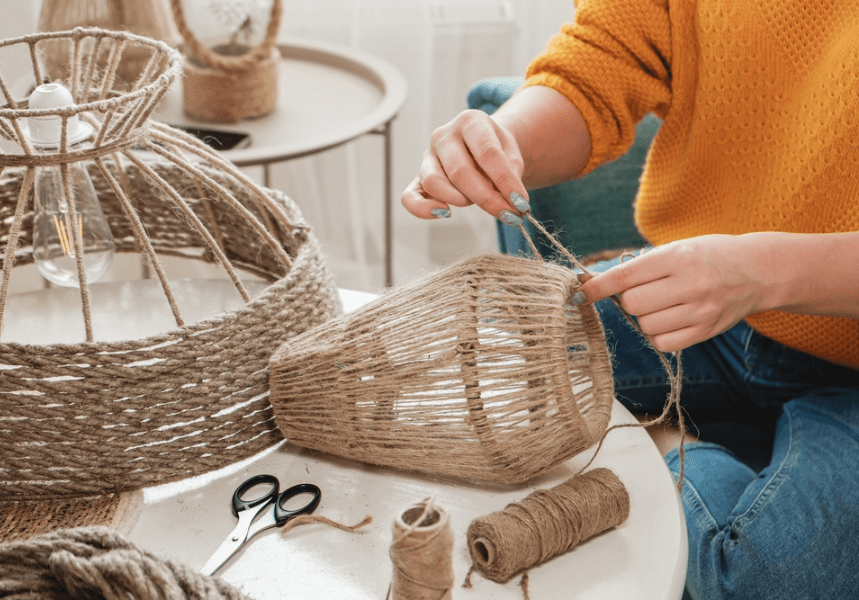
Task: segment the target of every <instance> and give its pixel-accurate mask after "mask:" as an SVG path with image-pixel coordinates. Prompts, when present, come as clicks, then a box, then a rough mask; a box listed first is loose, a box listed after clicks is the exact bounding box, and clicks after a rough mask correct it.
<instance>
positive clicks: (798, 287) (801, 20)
mask: <svg viewBox="0 0 859 600" xmlns="http://www.w3.org/2000/svg"><path fill="white" fill-rule="evenodd" d="M857 33H859V3H857V2H855V0H808V1H805V2H797V1H794V0H756V1H754V2H752V1H750V0H581V1H580V2H579V3H578V7H577V12H576V21H575V23H572V24H569V25H567V26H565V27H564V28H563V29H562V31H561V33H560V34H559V35H557V36H556V37H555V38H553V39H552V40H551V42H550V43H549V46H548V47H547V49H546V51H545V52H544V53H543V54H542V55H540V56H538V57H537V58H536V59H535V60H534V61H533V62H532V63H531V65H530V66H529V68H528V78H527V80H526V83H525V86H524V87H523V88H522V89H520V90H519V91H517V93H516V94H514V96H513V97H512V98H511V99H510V100H509V101H508V102H506V103H505V104H504V105H503V106H502V107H501V108H500V109H499V110H498V111H497V112H496V113H495V114H494V115H492V116H491V117H489V116H487V115H485V114H483V113H481V112H478V111H466V112H464V113H462V114H460V115H459V116H458V117H456V118H455V119H454V120H453V121H451V122H450V123H448V124H447V125H444V126H442V127H440V128H439V129H437V130H436V131H435V132H434V133H433V136H432V139H431V145H430V148H429V149H428V150H427V151H426V153H425V155H424V157H423V160H422V162H421V165H420V170H419V173H418V175H417V177H416V178H415V180H414V181H413V182H412V183H411V184H410V185H409V187H408V188H407V189H406V190H405V192H404V193H403V197H402V201H403V205H404V206H405V207H406V208H407V209H408V210H409V211H410V212H412V213H413V214H414V215H416V216H418V217H421V218H443V217H447V216H450V209H451V207H464V206H468V205H470V204H476V205H478V206H479V207H480V208H482V209H483V210H485V211H486V212H488V213H490V214H491V215H493V216H495V217H497V218H499V219H502V220H504V221H506V222H508V223H511V224H514V225H515V224H517V223H519V222H520V219H521V214H522V213H524V212H527V211H528V200H527V197H528V194H527V191H526V190H527V189H528V188H531V189H533V188H537V187H542V186H546V185H551V184H554V183H558V182H560V181H563V180H565V179H569V178H570V177H573V176H576V175H582V174H585V173H587V172H589V171H591V170H593V169H594V168H596V167H597V166H599V165H600V164H602V163H605V162H607V161H610V160H613V159H614V158H616V157H617V156H619V155H620V154H622V153H623V152H624V151H625V150H626V149H627V148H628V147H629V146H630V145H631V143H632V141H633V139H634V135H635V131H634V127H635V124H636V122H638V120H640V119H641V118H642V117H643V116H644V115H646V114H647V113H649V112H654V113H656V114H657V115H658V116H660V117H661V118H662V119H663V121H664V123H663V125H662V128H661V129H660V132H659V134H658V135H657V138H656V139H655V141H654V143H653V146H652V148H651V151H650V154H649V156H648V160H647V164H646V166H645V171H644V174H643V176H642V182H641V187H640V190H639V194H638V197H637V199H636V213H635V214H636V223H637V225H638V227H639V229H640V230H641V232H642V234H643V235H644V236H645V238H646V239H648V241H649V242H650V243H651V244H652V245H653V249H651V250H649V251H648V252H646V253H643V254H641V255H640V256H638V257H637V258H634V259H632V260H629V261H627V262H625V263H624V264H622V265H620V266H616V267H614V268H611V269H609V270H607V271H606V272H604V273H601V274H598V275H596V276H595V277H594V278H593V279H590V280H589V281H587V282H585V283H584V285H583V286H582V287H581V289H580V292H579V293H577V294H576V295H575V296H574V298H573V301H574V302H578V303H582V302H588V303H597V308H598V310H599V311H600V314H601V317H602V319H603V323H604V325H605V328H606V330H607V337H608V339H609V342H610V346H611V347H612V348H613V349H614V352H615V359H616V365H615V379H616V387H617V390H618V395H619V398H620V399H621V401H623V402H624V403H625V404H626V405H627V407H628V408H630V409H631V410H633V411H635V412H639V413H650V414H654V413H657V414H658V412H659V411H660V410H661V408H662V403H663V402H664V400H665V391H666V385H667V384H666V381H665V376H664V374H662V373H661V371H660V369H661V367H660V366H659V363H658V361H657V360H656V358H655V357H653V356H650V355H648V353H647V352H646V351H643V350H642V346H641V343H640V341H638V340H636V339H634V337H630V336H634V334H633V333H632V332H631V330H630V328H628V327H626V326H625V325H624V324H623V323H621V317H620V316H619V315H618V312H617V311H616V309H615V308H614V307H613V306H612V304H611V303H610V302H609V301H607V300H606V298H608V297H609V296H612V295H619V297H620V300H621V302H622V304H623V306H624V307H625V308H626V310H628V311H629V312H630V313H631V314H633V315H635V316H636V317H637V319H638V322H639V324H640V326H641V327H642V329H643V330H644V331H645V332H647V333H648V335H649V336H650V338H651V340H652V341H653V344H654V345H655V346H656V348H658V349H659V350H661V351H664V352H669V351H678V350H682V351H683V367H684V376H685V378H684V386H683V397H682V399H681V402H682V403H683V406H684V409H685V410H686V411H687V412H688V415H689V417H690V418H691V420H692V422H693V423H694V424H695V426H696V428H697V432H698V433H699V434H700V441H696V442H695V443H692V444H689V445H688V446H687V447H686V456H687V458H686V471H685V472H686V481H685V484H684V488H683V492H682V501H683V505H684V510H685V514H686V521H687V527H688V533H689V544H690V547H689V569H688V574H687V591H688V593H689V595H691V596H692V597H693V598H742V599H748V598H819V597H827V598H828V597H846V596H851V595H852V594H857V593H859V553H856V552H854V551H853V550H852V548H853V546H854V545H855V539H857V536H859V511H857V508H859V266H857V265H859V145H857V142H856V137H857V125H859V94H857V93H856V91H857V90H859V42H857V40H859V35H857ZM573 250H575V248H573ZM663 433H664V432H663ZM655 438H658V439H657V441H658V443H659V444H660V445H661V446H662V448H663V450H664V452H665V453H666V457H665V458H666V461H667V462H668V465H669V467H670V468H671V469H672V470H673V471H674V472H675V473H676V472H679V457H678V453H677V450H676V448H672V446H673V445H676V436H671V435H668V436H665V435H658V436H655ZM716 442H718V443H716Z"/></svg>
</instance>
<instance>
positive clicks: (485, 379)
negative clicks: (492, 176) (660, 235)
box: [270, 255, 614, 483]
mask: <svg viewBox="0 0 859 600" xmlns="http://www.w3.org/2000/svg"><path fill="white" fill-rule="evenodd" d="M577 287H578V280H577V278H576V275H575V274H574V273H573V272H572V271H570V270H569V269H568V268H566V267H563V266H560V265H557V264H551V263H544V262H540V261H535V260H532V259H528V258H516V257H512V256H503V255H492V256H481V257H477V258H471V259H467V260H465V261H462V262H459V263H457V264H454V265H451V266H449V267H447V268H445V269H443V270H441V271H439V272H437V273H434V274H432V275H430V276H427V277H424V278H421V279H419V280H417V281H415V282H413V283H412V284H410V285H406V286H403V287H400V288H398V289H396V290H392V291H390V292H388V293H386V294H385V295H384V296H382V297H381V298H379V299H377V300H376V301H375V302H372V303H370V304H368V305H366V306H364V307H362V308H360V309H359V310H357V311H354V312H351V313H349V314H346V315H343V316H342V317H340V318H337V319H332V320H331V321H328V322H326V323H325V324H323V325H321V326H319V327H315V328H313V329H312V330H310V331H308V332H306V333H304V334H301V335H298V336H295V337H294V338H292V339H291V340H289V341H288V342H287V343H285V344H283V345H282V346H281V347H280V348H279V349H278V350H277V352H276V353H275V354H274V355H273V356H272V359H271V370H270V386H271V393H272V395H271V402H272V405H273V407H274V410H275V415H276V419H277V424H278V427H280V429H281V431H282V432H283V433H284V435H285V436H286V437H287V438H288V439H289V440H290V441H291V442H293V443H296V444H298V445H301V446H305V447H307V448H311V449H314V450H319V451H324V452H328V453H331V454H336V455H339V456H343V457H346V458H351V459H354V460H359V461H362V462H369V463H374V464H379V465H385V466H389V467H394V468H398V469H407V470H415V471H423V472H429V473H435V474H439V475H443V476H447V477H452V478H464V479H471V480H483V481H498V482H503V483H514V482H522V481H527V480H528V479H531V478H533V477H535V476H536V475H539V474H540V473H543V472H545V471H546V470H548V469H550V468H551V467H553V466H554V465H557V464H558V463H560V462H561V461H564V460H566V459H568V458H570V457H572V456H574V455H576V454H578V453H579V452H581V451H583V450H585V449H586V448H588V447H590V446H592V445H593V444H595V443H596V442H597V441H598V440H599V439H600V438H601V436H602V435H603V432H604V431H605V428H606V426H607V424H608V421H609V417H610V413H611V405H612V402H613V399H614V387H613V380H612V373H611V360H610V358H609V354H608V350H607V349H606V345H605V336H604V334H603V331H602V326H601V324H600V321H599V318H598V317H597V314H596V311H595V310H594V308H593V307H592V306H583V307H575V306H572V305H571V304H570V303H569V298H570V296H571V295H572V293H573V292H574V290H575V289H576V288H577Z"/></svg>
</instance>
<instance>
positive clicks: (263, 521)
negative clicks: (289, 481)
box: [200, 475, 322, 575]
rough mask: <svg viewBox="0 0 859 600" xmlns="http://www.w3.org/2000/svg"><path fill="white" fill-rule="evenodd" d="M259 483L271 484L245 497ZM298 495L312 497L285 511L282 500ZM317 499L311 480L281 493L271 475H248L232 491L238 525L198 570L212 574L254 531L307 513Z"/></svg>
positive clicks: (317, 489)
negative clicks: (261, 514)
mask: <svg viewBox="0 0 859 600" xmlns="http://www.w3.org/2000/svg"><path fill="white" fill-rule="evenodd" d="M261 484H267V485H269V486H271V487H270V488H269V490H268V491H267V492H265V493H264V494H263V495H262V496H260V497H258V498H251V499H245V496H246V495H247V493H248V492H249V491H250V490H251V488H253V487H254V486H257V485H261ZM299 494H312V497H311V498H310V501H309V502H308V503H307V504H305V505H304V506H302V507H301V508H296V509H293V510H287V509H286V508H284V507H283V504H284V502H286V501H287V500H289V499H290V498H294V497H295V496H298V495H299ZM321 499H322V490H320V489H319V488H318V487H317V486H315V485H313V484H312V483H299V484H298V485H294V486H292V487H290V488H287V489H285V490H284V491H283V492H281V491H280V482H279V481H278V480H277V477H275V476H274V475H255V476H253V477H251V478H250V479H248V480H247V481H245V482H244V483H242V484H241V485H240V486H239V487H237V488H236V491H235V492H233V507H232V508H233V515H234V516H236V517H238V519H239V523H238V525H236V528H235V529H233V532H232V533H231V534H230V535H228V536H227V539H225V540H224V542H223V543H222V544H221V545H220V546H219V547H218V549H217V550H215V553H214V554H213V555H212V557H211V558H210V559H209V561H208V562H207V563H206V565H205V566H204V567H203V569H202V570H201V571H200V573H202V574H203V575H211V574H213V573H214V572H215V571H217V570H218V569H220V568H221V567H222V566H223V565H224V563H226V562H227V561H228V560H229V559H230V557H232V556H233V554H235V553H236V552H238V551H239V548H241V547H242V546H244V545H245V544H246V543H247V542H248V541H249V540H250V539H251V538H252V537H254V536H255V535H256V534H258V533H260V532H261V531H265V530H266V529H270V528H272V527H283V526H284V525H285V524H286V523H287V521H289V520H290V519H293V518H295V517H297V516H298V515H309V514H311V513H312V512H313V511H314V510H316V507H317V506H319V500H321ZM266 509H270V510H266ZM263 512H264V513H265V514H263V516H262V517H261V518H260V519H259V520H257V516H258V515H260V513H263Z"/></svg>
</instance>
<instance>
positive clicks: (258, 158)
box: [154, 41, 408, 286]
mask: <svg viewBox="0 0 859 600" xmlns="http://www.w3.org/2000/svg"><path fill="white" fill-rule="evenodd" d="M278 49H279V50H280V55H281V59H280V62H279V71H278V86H279V90H278V104H277V107H276V108H275V109H274V110H273V111H272V112H271V113H269V114H267V115H264V116H261V117H257V118H254V119H245V120H242V121H241V122H239V123H236V124H226V123H210V122H206V121H200V120H198V119H194V118H192V117H189V116H188V115H186V114H185V112H184V110H183V108H182V88H181V83H182V82H181V78H180V79H179V80H177V81H176V82H174V84H173V85H172V86H171V88H170V90H169V91H168V92H167V94H166V95H165V97H164V98H163V99H162V101H161V102H160V104H159V105H158V107H157V109H156V111H155V114H154V118H155V119H157V120H159V121H162V122H164V123H167V124H169V125H182V126H188V127H197V128H201V129H220V130H225V131H235V132H244V133H249V134H250V139H251V141H250V145H249V146H248V147H246V148H237V149H234V150H225V151H223V153H222V154H223V156H224V157H225V158H228V159H230V160H231V161H232V162H234V163H235V164H236V165H238V166H240V167H245V166H254V165H261V166H262V167H263V185H265V186H266V187H269V181H270V173H269V165H271V164H272V163H276V162H280V161H285V160H290V159H294V158H300V157H303V156H309V155H312V154H316V153H318V152H322V151H324V150H328V149H330V148H334V147H337V146H340V145H342V144H345V143H346V142H349V141H352V140H354V139H356V138H358V137H360V136H362V135H365V134H377V135H381V136H383V138H384V165H385V175H384V176H385V198H384V201H385V203H384V206H385V209H384V210H385V214H384V223H385V225H384V236H385V251H384V253H385V285H386V286H390V285H391V282H392V276H393V264H392V262H393V259H392V244H393V241H392V240H393V231H392V220H391V219H392V215H391V210H392V202H393V190H392V185H393V184H392V181H391V177H392V156H391V123H392V122H393V120H394V118H396V116H397V114H398V113H399V111H400V109H401V108H402V106H403V103H404V102H405V99H406V92H407V87H408V86H407V84H406V80H405V78H404V77H403V75H402V74H401V73H400V72H399V71H398V70H397V69H396V68H394V67H393V66H392V65H391V64H389V63H388V62H386V61H384V60H382V59H380V58H377V57H375V56H372V55H370V54H367V53H364V52H361V51H359V50H355V49H352V48H346V47H342V46H336V45H331V44H324V43H320V42H310V41H290V42H289V43H284V44H280V45H278ZM212 93H217V90H212Z"/></svg>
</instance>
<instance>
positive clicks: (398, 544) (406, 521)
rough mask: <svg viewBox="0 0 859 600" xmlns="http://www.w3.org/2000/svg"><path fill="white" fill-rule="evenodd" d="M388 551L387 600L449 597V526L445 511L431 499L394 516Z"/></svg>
mask: <svg viewBox="0 0 859 600" xmlns="http://www.w3.org/2000/svg"><path fill="white" fill-rule="evenodd" d="M392 537H393V539H392V542H391V548H390V550H389V554H390V556H391V563H392V564H393V576H392V578H391V586H390V588H389V589H388V598H389V599H390V600H450V599H451V598H452V597H453V593H452V589H453V583H454V581H453V529H452V528H451V525H450V516H449V515H448V512H447V510H446V509H445V508H444V507H442V506H439V505H438V504H436V503H435V502H434V501H433V499H432V498H427V499H426V500H424V501H423V502H421V503H419V504H416V505H415V506H412V507H410V508H408V509H407V510H405V511H403V512H402V513H400V514H399V515H397V517H396V518H395V519H394V523H393V536H392Z"/></svg>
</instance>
